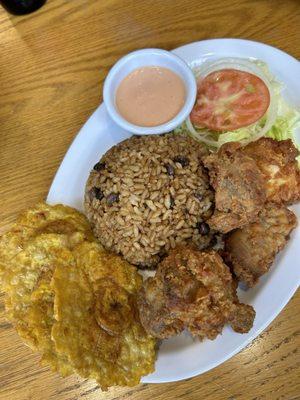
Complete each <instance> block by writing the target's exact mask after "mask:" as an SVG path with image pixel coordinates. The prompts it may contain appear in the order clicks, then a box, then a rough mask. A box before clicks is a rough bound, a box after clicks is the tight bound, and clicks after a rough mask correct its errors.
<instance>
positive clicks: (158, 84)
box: [116, 66, 186, 126]
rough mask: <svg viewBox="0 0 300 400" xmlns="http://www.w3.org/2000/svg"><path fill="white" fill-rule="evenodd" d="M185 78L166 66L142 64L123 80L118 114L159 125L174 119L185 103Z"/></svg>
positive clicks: (128, 119)
mask: <svg viewBox="0 0 300 400" xmlns="http://www.w3.org/2000/svg"><path fill="white" fill-rule="evenodd" d="M185 99H186V91H185V85H184V82H183V80H182V79H181V78H180V77H179V76H178V75H177V74H176V73H175V72H173V71H171V70H170V69H168V68H164V67H158V66H153V67H142V68H138V69H136V70H134V71H132V72H131V73H130V74H129V75H127V76H126V77H125V78H124V79H123V80H122V81H121V83H120V85H119V87H118V89H117V93H116V105H117V108H118V111H119V113H120V114H121V115H122V117H123V118H125V119H126V120H127V121H128V122H131V123H132V124H134V125H138V126H157V125H161V124H164V123H165V122H168V121H170V120H171V119H173V118H174V117H175V116H176V115H177V114H178V113H179V111H180V110H181V108H182V107H183V106H184V103H185Z"/></svg>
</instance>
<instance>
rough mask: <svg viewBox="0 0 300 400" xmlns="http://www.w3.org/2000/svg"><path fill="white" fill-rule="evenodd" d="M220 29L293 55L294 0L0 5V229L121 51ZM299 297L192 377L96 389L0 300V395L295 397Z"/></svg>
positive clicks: (15, 399) (33, 197)
mask: <svg viewBox="0 0 300 400" xmlns="http://www.w3.org/2000/svg"><path fill="white" fill-rule="evenodd" d="M219 37H239V38H247V39H253V40H258V41H262V42H265V43H268V44H271V45H273V46H277V47H279V48H281V49H282V50H284V51H286V52H288V53H290V54H292V55H293V56H294V57H300V46H299V43H300V41H299V39H300V3H299V1H297V0H285V1H284V2H280V1H275V0H274V1H271V0H256V1H240V0H215V1H208V0H207V1H204V0H189V1H188V0H185V1H184V0H182V1H180V0H151V1H146V0H139V1H138V0H136V1H134V0H127V1H125V0H119V1H117V0H101V1H100V0H73V1H63V0H48V2H47V4H46V5H45V6H44V7H43V8H42V9H41V10H39V11H38V12H37V13H34V14H31V15H29V16H26V17H13V16H10V15H8V14H7V13H6V12H4V11H3V10H2V9H1V11H0V57H1V63H0V88H1V92H0V93H1V96H0V121H1V131H0V194H1V205H0V221H1V224H0V225H1V226H0V232H2V231H4V230H5V229H7V228H8V227H9V226H10V224H11V223H12V221H13V220H14V219H15V216H16V214H17V213H18V212H20V211H21V210H22V209H24V208H26V207H29V206H30V205H33V204H34V203H35V202H37V201H39V200H42V199H44V198H45V196H46V194H47V191H48V188H49V185H50V183H51V181H52V179H53V176H54V174H55V171H56V170H57V168H58V166H59V164H60V162H61V160H62V158H63V156H64V154H65V152H66V150H67V149H68V146H69V145H70V143H71V142H72V140H73V138H74V137H75V135H76V134H77V132H78V130H79V129H80V127H81V126H82V124H83V123H84V122H85V121H86V120H87V118H88V117H89V115H90V114H91V113H92V112H93V111H94V109H95V108H96V107H97V106H98V104H99V103H100V101H101V99H102V94H101V93H102V84H103V79H104V78H105V76H106V74H107V72H108V70H109V68H110V67H111V66H112V65H113V63H114V62H115V61H116V60H117V59H118V58H119V57H121V56H122V55H124V54H126V53H127V52H129V51H131V50H134V49H138V48H142V47H150V46H151V47H162V48H166V49H172V48H174V47H177V46H180V45H182V44H185V43H188V42H192V41H196V40H201V39H207V38H219ZM282 67H283V68H284V66H282ZM297 262H298V264H299V260H298V261H297ZM295 266H296V265H295ZM299 306H300V293H299V292H298V294H296V295H295V296H294V298H293V299H292V300H291V301H290V302H289V304H288V305H287V307H286V308H285V309H284V311H283V312H282V313H281V314H280V315H279V316H278V317H277V318H276V319H275V321H273V323H272V324H271V325H270V326H269V328H268V329H267V330H266V331H265V332H264V333H263V334H261V335H260V336H259V337H258V338H257V339H256V340H255V341H254V342H253V343H252V344H251V345H249V346H248V347H247V348H246V349H245V350H243V351H242V352H240V353H239V354H238V355H236V356H235V357H233V358H232V359H231V360H229V361H227V362H225V363H224V364H222V365H221V366H219V367H217V368H215V369H213V370H212V371H209V372H207V373H205V374H203V375H201V376H198V377H195V378H193V379H189V380H186V381H182V382H177V383H170V384H161V385H140V386H138V387H136V388H134V389H126V388H125V389H122V388H119V389H112V390H110V391H108V392H107V393H102V392H101V391H100V389H99V388H98V387H97V385H96V384H95V383H94V382H88V381H82V380H81V379H79V378H77V377H76V376H72V377H70V378H67V379H62V378H60V377H59V376H57V375H56V374H54V373H51V372H49V370H48V369H46V368H40V367H39V365H38V359H39V357H38V355H36V354H33V353H32V352H31V350H30V349H28V348H27V347H25V346H24V345H23V344H22V342H21V341H20V339H19V338H18V336H17V334H16V333H15V331H14V330H13V328H12V326H11V325H10V324H9V323H7V322H6V321H5V319H4V316H3V302H2V303H1V304H0V307H1V318H0V399H1V400H25V399H26V400H29V399H30V400H48V399H53V400H54V399H55V400H71V399H72V400H73V399H74V400H75V399H84V400H85V399H86V400H91V399H115V400H116V399H118V400H121V399H122V400H125V399H132V400H148V399H149V400H150V399H156V400H159V399H161V400H162V399H163V400H171V399H172V400H173V399H186V400H191V399H193V400H196V399H197V400H198V399H199V400H201V399H205V400H223V399H226V400H263V399H264V400H279V399H280V400H283V399H284V400H292V399H300V368H299V366H300V357H299V345H300V341H299V333H300V331H299V326H300V313H299Z"/></svg>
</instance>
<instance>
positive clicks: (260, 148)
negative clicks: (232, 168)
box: [244, 138, 300, 205]
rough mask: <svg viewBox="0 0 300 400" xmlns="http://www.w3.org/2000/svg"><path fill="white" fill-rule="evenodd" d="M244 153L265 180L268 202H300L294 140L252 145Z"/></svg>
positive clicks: (299, 176) (298, 170)
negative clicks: (255, 165) (254, 163)
mask: <svg viewBox="0 0 300 400" xmlns="http://www.w3.org/2000/svg"><path fill="white" fill-rule="evenodd" d="M244 152H245V154H247V155H248V156H250V157H251V158H252V159H253V160H254V161H255V162H256V164H257V166H258V167H259V169H260V170H261V172H262V174H263V176H264V179H265V187H266V191H267V201H268V202H273V203H276V204H279V205H280V204H285V205H288V204H292V203H295V202H297V201H299V200H300V169H299V167H298V163H297V161H296V157H297V156H298V155H299V152H298V150H297V149H296V148H295V146H294V145H293V142H292V141H291V140H290V139H288V140H281V141H276V140H273V139H271V138H262V139H260V140H258V141H257V142H252V143H250V144H248V146H246V147H245V148H244Z"/></svg>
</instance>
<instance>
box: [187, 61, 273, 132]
mask: <svg viewBox="0 0 300 400" xmlns="http://www.w3.org/2000/svg"><path fill="white" fill-rule="evenodd" d="M269 104H270V92H269V89H268V87H267V86H266V84H265V83H264V81H263V80H262V79H260V78H259V77H258V76H256V75H254V74H251V73H249V72H246V71H240V70H238V69H229V68H228V69H221V70H218V71H214V72H211V73H210V74H208V75H207V76H205V77H204V78H201V77H200V78H199V79H198V92H197V101H196V104H195V105H194V108H193V110H192V112H191V116H190V118H191V121H192V123H193V124H195V125H196V126H197V127H199V128H203V127H205V128H209V129H212V130H215V131H225V130H230V131H231V130H235V129H238V128H242V127H244V126H248V125H250V124H253V123H254V122H256V121H257V120H259V119H260V118H261V117H262V116H263V115H264V114H265V113H266V111H267V109H268V107H269Z"/></svg>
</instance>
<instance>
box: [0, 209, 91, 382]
mask: <svg viewBox="0 0 300 400" xmlns="http://www.w3.org/2000/svg"><path fill="white" fill-rule="evenodd" d="M91 237H92V232H91V229H90V227H89V224H88V222H87V220H86V219H85V217H84V216H83V215H81V214H80V213H79V212H77V211H75V210H73V209H71V208H70V207H64V206H60V205H58V206H55V207H51V206H48V205H46V204H38V205H37V206H36V207H34V208H33V209H31V210H28V211H27V212H25V213H24V214H22V215H21V216H20V217H19V218H18V220H17V221H16V223H15V224H14V225H13V227H12V229H11V231H9V232H8V233H6V234H4V235H3V236H2V237H1V239H0V260H1V261H0V272H1V283H2V288H3V290H4V291H5V292H6V293H7V296H6V299H5V305H6V311H7V315H8V318H9V319H10V320H11V321H12V322H13V324H14V326H15V328H16V330H17V332H18V334H19V335H20V337H21V338H22V339H23V340H24V342H25V343H26V344H27V345H29V346H30V347H31V348H32V349H34V350H38V351H41V352H42V358H41V362H42V364H48V365H49V366H50V367H51V368H52V369H53V370H57V371H59V372H60V373H61V374H62V375H68V374H69V373H71V369H70V368H69V365H68V362H67V359H66V358H64V357H60V356H58V355H57V354H56V352H55V348H54V344H53V342H52V340H51V327H52V324H53V294H52V292H51V290H50V281H51V278H52V275H53V271H54V269H55V267H56V265H58V264H59V263H61V264H62V265H64V266H66V265H67V259H68V256H69V250H68V248H72V247H73V246H75V245H76V244H78V243H80V242H82V241H84V240H89V239H90V238H91Z"/></svg>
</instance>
